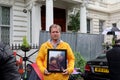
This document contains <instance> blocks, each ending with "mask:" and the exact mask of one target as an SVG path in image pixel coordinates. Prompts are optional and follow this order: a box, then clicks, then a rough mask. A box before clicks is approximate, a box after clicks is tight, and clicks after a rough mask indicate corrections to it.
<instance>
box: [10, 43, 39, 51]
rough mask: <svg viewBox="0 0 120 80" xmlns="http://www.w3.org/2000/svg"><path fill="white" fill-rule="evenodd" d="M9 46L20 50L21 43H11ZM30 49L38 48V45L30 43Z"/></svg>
mask: <svg viewBox="0 0 120 80" xmlns="http://www.w3.org/2000/svg"><path fill="white" fill-rule="evenodd" d="M10 47H11V49H12V50H20V49H21V44H12V45H11V46H10ZM30 49H39V46H38V45H37V44H32V45H30Z"/></svg>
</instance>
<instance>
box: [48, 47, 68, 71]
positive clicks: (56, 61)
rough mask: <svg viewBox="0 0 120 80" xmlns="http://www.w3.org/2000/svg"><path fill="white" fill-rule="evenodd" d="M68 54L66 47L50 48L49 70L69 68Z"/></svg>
mask: <svg viewBox="0 0 120 80" xmlns="http://www.w3.org/2000/svg"><path fill="white" fill-rule="evenodd" d="M66 55H67V51H66V50H65V49H48V56H47V70H48V71H49V72H63V70H64V69H66V68H67V59H66Z"/></svg>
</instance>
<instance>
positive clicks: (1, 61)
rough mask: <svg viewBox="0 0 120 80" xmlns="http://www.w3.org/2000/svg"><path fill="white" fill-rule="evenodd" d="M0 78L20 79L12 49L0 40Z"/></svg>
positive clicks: (3, 79)
mask: <svg viewBox="0 0 120 80" xmlns="http://www.w3.org/2000/svg"><path fill="white" fill-rule="evenodd" d="M0 80H21V77H20V74H19V73H18V68H17V66H16V59H15V57H14V55H13V52H12V50H11V49H10V48H9V47H8V46H7V45H5V44H3V43H2V42H0Z"/></svg>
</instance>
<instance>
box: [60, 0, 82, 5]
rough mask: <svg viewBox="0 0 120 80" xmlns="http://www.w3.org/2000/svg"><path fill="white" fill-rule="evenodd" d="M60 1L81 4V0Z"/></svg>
mask: <svg viewBox="0 0 120 80" xmlns="http://www.w3.org/2000/svg"><path fill="white" fill-rule="evenodd" d="M62 1H66V2H69V3H75V4H76V3H82V0H62Z"/></svg>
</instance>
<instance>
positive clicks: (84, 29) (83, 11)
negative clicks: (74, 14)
mask: <svg viewBox="0 0 120 80" xmlns="http://www.w3.org/2000/svg"><path fill="white" fill-rule="evenodd" d="M80 32H81V33H87V18H86V6H85V3H84V2H83V4H82V5H81V7H80Z"/></svg>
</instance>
